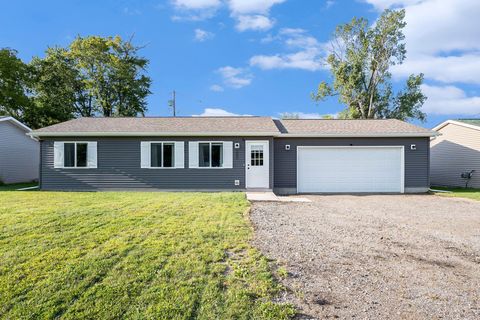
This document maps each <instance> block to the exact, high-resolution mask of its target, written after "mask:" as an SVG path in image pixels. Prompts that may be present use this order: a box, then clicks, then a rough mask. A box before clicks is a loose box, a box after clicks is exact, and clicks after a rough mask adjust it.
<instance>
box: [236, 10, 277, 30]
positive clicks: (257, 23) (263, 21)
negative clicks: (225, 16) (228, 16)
mask: <svg viewBox="0 0 480 320" xmlns="http://www.w3.org/2000/svg"><path fill="white" fill-rule="evenodd" d="M236 19H237V24H236V26H235V28H236V29H237V30H238V31H240V32H243V31H247V30H256V31H263V30H268V29H271V28H272V27H273V25H274V24H275V22H274V21H273V20H272V19H270V18H269V17H267V16H263V15H259V14H257V15H242V16H238V17H236Z"/></svg>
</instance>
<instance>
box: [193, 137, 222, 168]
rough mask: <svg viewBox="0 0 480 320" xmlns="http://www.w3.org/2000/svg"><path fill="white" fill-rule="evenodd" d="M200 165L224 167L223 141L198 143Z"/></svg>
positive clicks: (202, 166)
mask: <svg viewBox="0 0 480 320" xmlns="http://www.w3.org/2000/svg"><path fill="white" fill-rule="evenodd" d="M198 166H199V167H201V168H219V167H223V143H221V142H200V143H199V144H198Z"/></svg>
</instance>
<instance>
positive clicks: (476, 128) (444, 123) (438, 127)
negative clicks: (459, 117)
mask: <svg viewBox="0 0 480 320" xmlns="http://www.w3.org/2000/svg"><path fill="white" fill-rule="evenodd" d="M449 124H455V125H457V126H462V127H465V128H470V129H474V130H480V127H479V126H474V125H473V124H468V123H464V122H461V121H455V120H447V121H445V122H442V123H440V124H439V125H438V126H436V127H435V128H433V129H432V130H434V131H438V130H440V129H442V128H443V127H445V126H447V125H449Z"/></svg>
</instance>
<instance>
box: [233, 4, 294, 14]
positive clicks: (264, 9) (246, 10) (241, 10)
mask: <svg viewBox="0 0 480 320" xmlns="http://www.w3.org/2000/svg"><path fill="white" fill-rule="evenodd" d="M285 1H286V0H229V1H228V5H229V7H230V10H231V11H232V14H234V15H235V14H258V13H260V14H268V13H269V11H270V8H271V7H272V6H274V5H276V4H280V3H282V2H285Z"/></svg>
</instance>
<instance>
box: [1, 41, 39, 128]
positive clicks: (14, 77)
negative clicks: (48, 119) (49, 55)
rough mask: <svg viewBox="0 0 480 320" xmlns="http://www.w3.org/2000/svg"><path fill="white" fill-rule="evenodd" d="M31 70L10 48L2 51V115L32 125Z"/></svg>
mask: <svg viewBox="0 0 480 320" xmlns="http://www.w3.org/2000/svg"><path fill="white" fill-rule="evenodd" d="M30 75H31V73H30V69H29V67H28V65H26V64H25V63H24V62H23V61H22V60H20V59H19V58H18V57H17V52H16V51H15V50H12V49H9V48H3V49H0V115H8V116H13V117H15V118H17V119H18V120H20V121H23V122H25V123H27V125H31V123H30V121H29V119H31V118H32V116H31V112H32V105H33V104H32V99H31V96H30V94H29V87H30Z"/></svg>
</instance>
